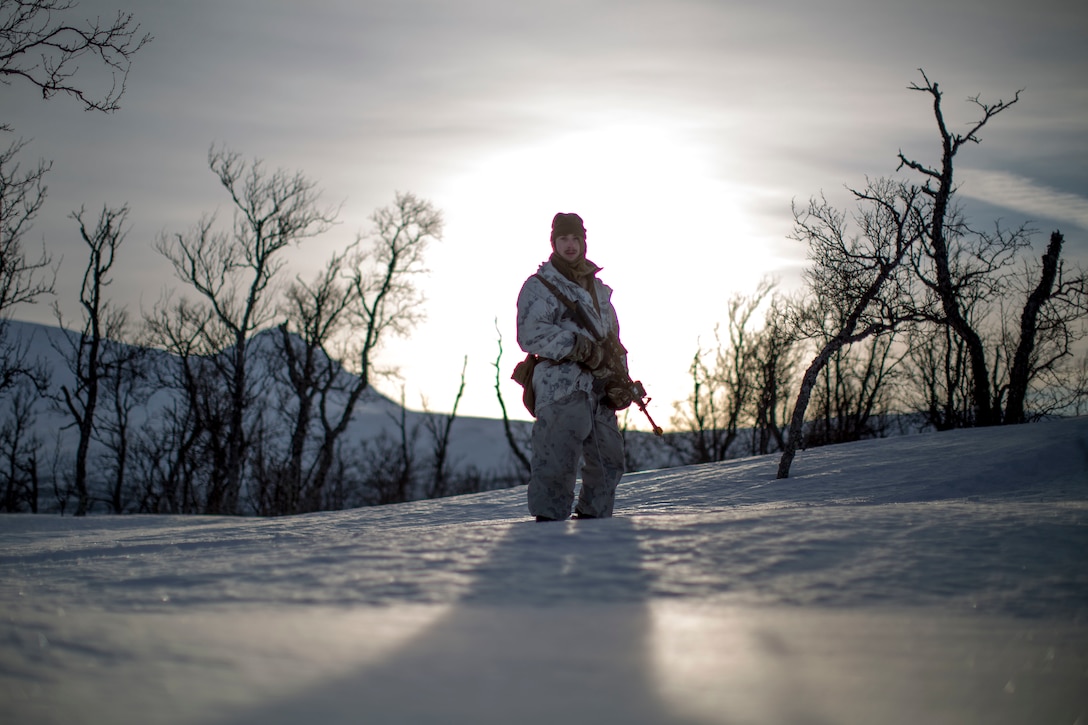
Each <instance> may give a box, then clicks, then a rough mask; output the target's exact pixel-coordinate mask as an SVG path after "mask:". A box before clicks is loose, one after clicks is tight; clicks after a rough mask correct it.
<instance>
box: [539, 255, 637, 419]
mask: <svg viewBox="0 0 1088 725" xmlns="http://www.w3.org/2000/svg"><path fill="white" fill-rule="evenodd" d="M537 274H539V275H541V276H543V277H546V278H547V280H548V281H549V282H551V283H552V284H553V285H555V286H556V288H558V289H559V291H560V292H562V293H563V294H564V295H566V297H567V299H569V300H571V301H572V302H575V303H576V304H577V305H578V306H579V307H581V308H582V310H583V312H584V313H585V315H586V317H587V318H588V320H589V321H590V322H591V323H592V324H593V325H594V326H595V327H596V328H597V329H596V330H592V331H589V332H592V333H595V334H596V335H597V338H598V339H600V338H602V337H604V336H605V335H607V334H608V333H609V332H614V333H616V335H617V336H618V335H619V320H618V319H617V317H616V310H615V309H614V308H613V307H612V288H611V287H609V286H608V285H606V284H605V283H604V282H602V281H600V280H599V279H597V278H596V277H594V278H593V283H594V284H595V285H596V287H597V301H598V302H599V303H600V306H601V310H600V313H599V314H598V312H597V308H596V307H595V306H594V305H593V299H592V298H591V297H590V296H589V292H587V291H586V290H584V289H583V288H582V287H580V286H579V285H577V284H575V283H574V282H572V281H571V280H569V279H567V278H566V277H564V276H563V275H562V274H561V273H560V272H559V270H557V269H556V268H555V267H553V266H552V264H551V262H544V263H543V264H542V265H540V269H539V270H538V271H537ZM579 334H581V335H585V334H587V331H586V330H585V329H584V328H583V327H582V325H579V324H578V323H577V322H576V321H575V319H574V316H573V314H572V313H571V311H570V310H568V309H567V307H566V305H564V304H563V303H562V302H560V301H559V298H558V297H556V296H555V294H554V293H552V291H551V290H549V289H548V288H547V287H546V286H545V285H544V283H543V282H541V281H540V280H539V279H537V278H536V275H534V276H532V277H530V278H529V279H527V280H525V284H523V285H522V286H521V293H520V294H519V295H518V345H520V346H521V349H522V350H523V351H525V352H527V353H533V354H534V355H539V356H540V357H541V358H542V359H541V360H540V362H539V363H538V364H537V366H536V370H534V371H533V390H534V391H535V392H536V409H537V410H540V409H541V408H542V407H544V406H545V405H548V404H549V403H553V402H555V401H557V400H562V399H563V398H565V397H567V396H568V395H571V394H573V393H576V392H579V391H581V392H585V393H588V394H591V395H592V394H593V384H594V381H595V378H594V376H593V373H591V372H590V371H589V370H587V369H586V368H585V367H583V366H582V365H580V364H578V363H576V362H572V361H570V360H564V359H563V358H565V357H566V356H567V355H569V354H570V353H571V351H572V350H573V349H574V344H575V341H576V340H577V337H576V335H579ZM598 392H599V391H598Z"/></svg>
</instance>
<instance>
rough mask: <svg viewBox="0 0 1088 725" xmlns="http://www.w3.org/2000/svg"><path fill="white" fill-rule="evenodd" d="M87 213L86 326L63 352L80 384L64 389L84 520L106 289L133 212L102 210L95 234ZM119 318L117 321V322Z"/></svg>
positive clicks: (82, 227) (79, 218) (77, 216)
mask: <svg viewBox="0 0 1088 725" xmlns="http://www.w3.org/2000/svg"><path fill="white" fill-rule="evenodd" d="M84 213H85V212H84V210H83V209H80V210H79V211H78V212H74V213H73V214H72V215H71V216H72V219H74V220H75V221H76V223H77V224H79V234H80V237H81V238H82V239H83V242H84V243H85V244H86V245H87V247H88V249H89V251H90V254H89V255H88V261H87V267H86V268H85V269H84V272H83V282H82V284H81V286H80V292H79V302H80V306H81V308H82V316H83V324H82V328H81V330H80V332H79V334H78V336H77V337H76V338H75V339H74V342H73V344H72V349H70V350H67V351H66V350H59V352H61V353H62V354H65V355H66V358H67V362H68V366H69V369H70V370H71V372H72V375H73V377H74V379H75V385H74V387H72V388H69V387H68V386H62V387H61V395H62V399H63V403H64V407H65V408H66V409H67V410H68V412H69V414H70V415H71V416H72V420H73V421H74V424H75V426H76V430H77V431H78V434H79V442H78V444H77V447H76V458H75V477H74V479H73V484H74V485H75V490H76V495H77V496H78V497H79V498H78V502H77V504H76V511H75V515H76V516H85V515H86V514H87V513H88V511H89V510H90V505H91V492H90V488H89V486H88V481H87V461H88V458H89V454H90V446H91V439H92V436H93V435H94V432H95V425H96V419H95V416H96V414H97V408H98V396H99V383H100V381H101V380H102V378H103V377H104V376H105V371H104V360H103V347H104V345H105V344H106V340H107V339H108V338H107V334H106V333H107V329H106V325H107V322H108V319H109V314H110V305H109V302H108V300H107V299H106V297H105V288H106V287H107V286H108V285H109V283H110V270H111V269H112V268H113V263H114V261H115V260H116V258H117V250H118V248H119V247H120V246H121V243H122V242H123V241H124V238H125V229H124V225H125V218H126V217H127V216H128V207H125V206H122V207H120V208H117V209H111V208H109V207H103V209H102V212H101V213H100V215H99V217H98V222H97V223H96V225H95V227H94V229H93V230H91V229H89V228H88V226H87V222H86V221H85V220H84V218H83V217H84ZM54 309H55V311H56V315H57V321H58V324H60V326H61V327H62V328H63V327H64V321H63V318H62V316H61V311H60V308H59V307H55V308H54ZM114 319H117V318H114Z"/></svg>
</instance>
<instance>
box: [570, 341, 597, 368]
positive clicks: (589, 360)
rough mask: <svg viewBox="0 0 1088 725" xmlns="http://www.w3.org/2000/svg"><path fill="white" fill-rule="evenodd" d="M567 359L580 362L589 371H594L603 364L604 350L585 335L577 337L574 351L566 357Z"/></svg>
mask: <svg viewBox="0 0 1088 725" xmlns="http://www.w3.org/2000/svg"><path fill="white" fill-rule="evenodd" d="M567 359H568V360H573V361H574V362H580V363H582V364H583V365H585V366H586V367H587V368H589V369H590V370H596V369H597V368H599V367H600V366H601V363H602V362H604V348H603V347H601V346H600V345H599V344H598V343H596V342H594V341H593V340H591V339H589V338H588V337H586V336H585V335H577V336H576V337H575V341H574V349H573V350H571V351H570V354H569V355H567Z"/></svg>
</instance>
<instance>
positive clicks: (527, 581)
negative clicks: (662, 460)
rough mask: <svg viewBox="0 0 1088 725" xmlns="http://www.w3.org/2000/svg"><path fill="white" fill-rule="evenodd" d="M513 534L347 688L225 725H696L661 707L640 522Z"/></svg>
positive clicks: (539, 527)
mask: <svg viewBox="0 0 1088 725" xmlns="http://www.w3.org/2000/svg"><path fill="white" fill-rule="evenodd" d="M495 523H496V522H491V525H494V524H495ZM469 525H470V526H471V525H473V524H469ZM502 525H505V526H506V527H507V528H506V531H505V534H504V535H503V536H502V537H501V538H499V539H498V540H496V541H495V542H494V546H493V548H492V550H491V553H490V556H489V558H487V559H486V560H485V561H483V562H482V563H481V564H480V565H478V566H477V567H476V569H475V570H474V571H473V574H472V581H471V583H470V586H468V588H467V589H466V590H465V592H464V595H463V596H462V597H461V598H460V599H459V600H458V601H456V602H453V603H452V604H451V606H450V607H449V611H448V612H447V613H445V614H444V615H443V616H441V617H439V618H438V619H437V620H436V621H435V622H434V623H433V624H432V625H431V626H429V627H426V628H425V629H424V630H423V631H421V632H420V633H418V634H417V635H416V636H414V637H412V638H411V639H409V640H408V641H407V642H405V643H404V644H403V645H402V646H401V647H399V648H398V649H396V650H395V651H394V652H391V653H390V654H389V655H388V656H386V657H384V658H382V659H380V660H378V661H374V662H371V663H368V664H367V665H366V666H364V667H362V668H360V669H358V670H357V671H354V672H352V673H350V674H346V675H344V676H343V677H340V678H339V679H337V680H336V681H332V682H330V681H328V680H326V681H324V682H320V683H318V684H317V685H315V686H313V687H310V688H309V689H307V690H305V691H303V692H301V693H299V694H297V695H294V696H290V697H287V698H283V699H277V700H276V701H274V702H269V703H267V704H266V705H265V706H261V707H257V708H249V709H247V710H246V711H245V712H236V713H234V714H233V715H232V716H231V717H229V718H228V719H225V720H224V721H223V722H224V723H250V722H260V723H262V725H274V724H277V723H302V722H312V723H326V724H330V723H364V722H365V723H443V724H444V725H449V724H451V723H478V724H484V725H486V724H489V723H496V724H498V723H502V724H503V725H509V724H510V723H518V724H525V725H532V724H533V723H548V724H549V725H554V723H556V722H564V723H574V724H577V723H594V725H602V724H605V723H625V724H638V723H655V724H660V723H676V724H678V725H684V724H690V725H695V723H696V721H695V720H692V719H690V717H689V716H687V715H681V714H679V713H678V712H676V711H675V709H674V708H673V707H671V706H670V704H669V703H668V702H666V701H665V700H664V699H663V698H661V697H660V696H659V694H658V687H657V681H658V675H657V674H656V673H655V666H656V664H655V660H654V652H653V643H652V641H651V640H652V636H653V622H652V619H651V614H650V607H649V596H650V581H649V580H648V575H647V573H646V571H645V570H644V568H643V567H642V566H641V560H640V552H639V542H638V532H637V529H636V526H635V524H634V522H633V521H632V520H630V519H624V518H613V519H602V520H582V521H566V522H549V523H537V522H535V521H520V522H515V523H510V524H502ZM406 604H410V603H406Z"/></svg>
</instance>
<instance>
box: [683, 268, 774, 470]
mask: <svg viewBox="0 0 1088 725" xmlns="http://www.w3.org/2000/svg"><path fill="white" fill-rule="evenodd" d="M773 289H774V283H773V282H772V281H770V280H763V281H761V282H760V284H759V287H758V288H757V289H756V291H755V293H754V294H752V295H749V296H745V295H735V296H734V297H733V298H732V299H730V301H729V305H728V312H727V314H728V325H727V334H728V339H727V340H725V341H723V340H722V339H721V336H720V332H719V330H717V329H716V330H715V331H714V336H715V340H716V342H717V344H716V347H715V349H714V350H710V351H706V350H702V349H700V350H698V351H697V352H696V353H695V356H694V358H693V360H692V363H691V368H690V372H691V377H692V393H691V395H690V396H688V399H687V401H685V402H684V403H681V404H678V405H677V413H676V415H675V416H673V425H674V426H675V427H676V428H677V429H678V430H679V433H678V434H676V435H673V436H671V437H670V444H671V445H672V446H673V447H674V448H677V449H678V452H679V453H680V454H681V455H682V456H684V458H685V462H686V463H709V462H713V461H722V460H725V459H726V458H727V457H728V456H729V455H730V450H731V449H732V447H733V444H734V443H735V442H736V440H737V438H738V436H739V433H740V428H741V426H742V425H744V424H748V423H751V422H752V420H751V419H752V418H753V416H752V415H751V411H752V407H753V405H752V404H753V401H754V397H755V396H756V395H758V393H759V391H757V388H756V386H757V377H756V375H757V369H758V365H757V351H758V348H759V334H758V332H757V331H756V330H754V329H753V327H752V325H753V322H754V320H755V315H756V313H757V311H758V310H759V309H760V308H761V307H762V305H763V304H764V302H765V300H766V299H767V298H768V296H769V295H770V294H771V292H772V291H773ZM708 354H712V355H713V361H712V362H711V363H710V365H707V363H706V362H705V361H704V359H705V357H706V356H707V355H708Z"/></svg>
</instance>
